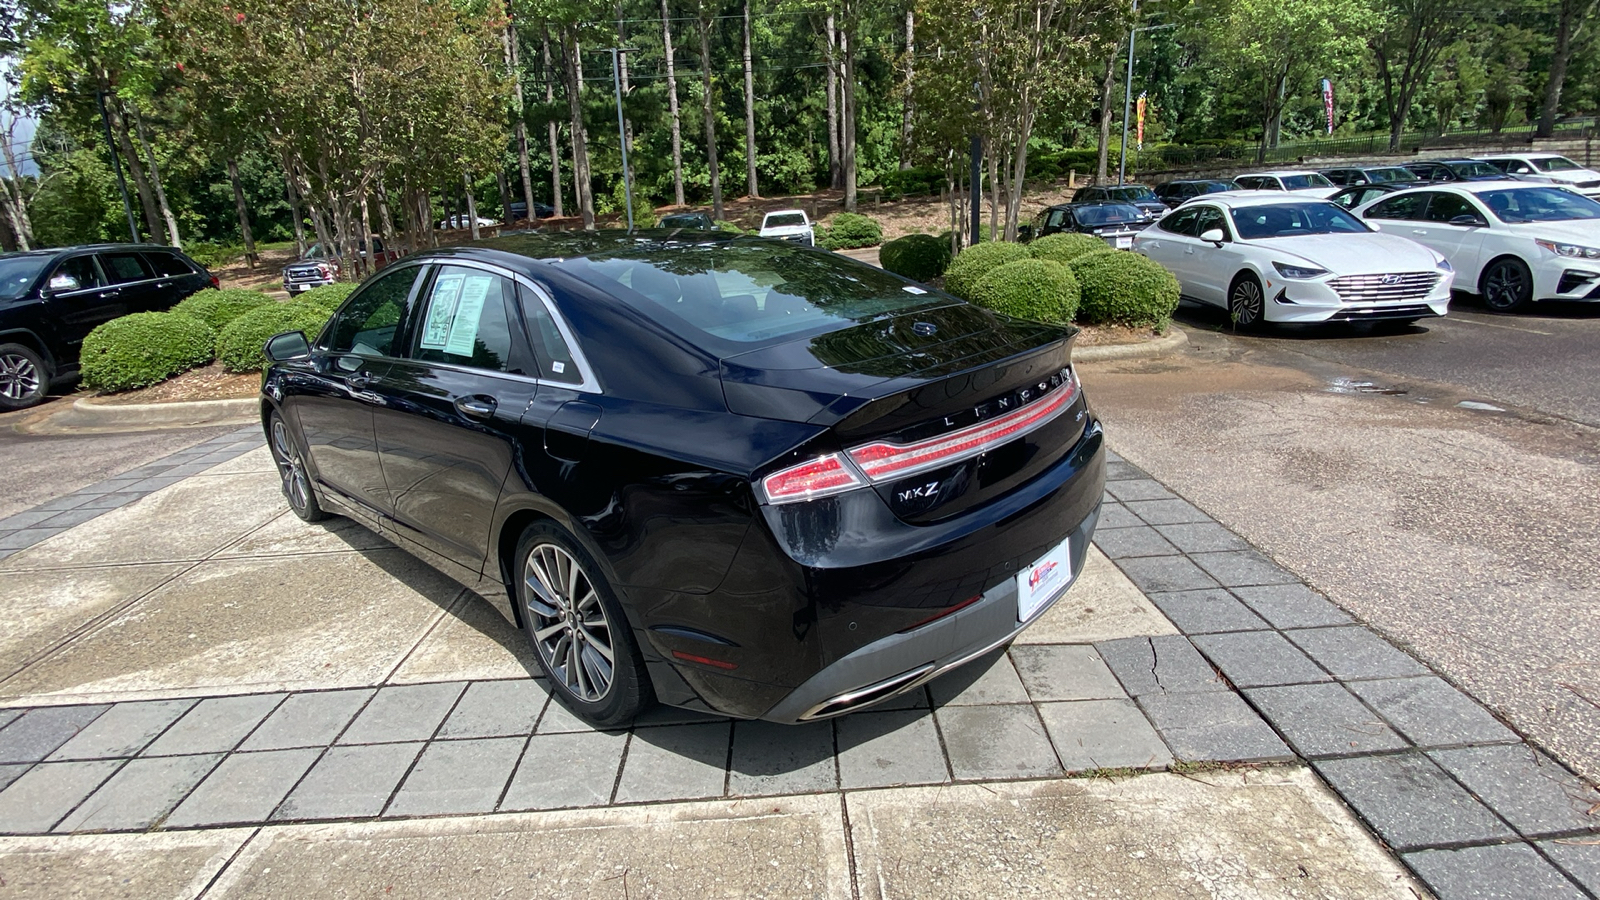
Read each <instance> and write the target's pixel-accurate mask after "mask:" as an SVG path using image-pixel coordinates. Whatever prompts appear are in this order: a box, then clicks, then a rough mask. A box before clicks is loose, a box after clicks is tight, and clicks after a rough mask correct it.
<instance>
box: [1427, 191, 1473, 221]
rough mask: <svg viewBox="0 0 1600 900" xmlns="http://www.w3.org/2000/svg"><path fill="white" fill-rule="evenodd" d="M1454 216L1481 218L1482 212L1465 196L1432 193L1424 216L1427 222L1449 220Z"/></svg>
mask: <svg viewBox="0 0 1600 900" xmlns="http://www.w3.org/2000/svg"><path fill="white" fill-rule="evenodd" d="M1456 216H1474V217H1476V218H1480V219H1481V218H1483V213H1480V212H1478V211H1477V210H1476V209H1474V208H1473V206H1472V203H1471V202H1470V201H1468V200H1467V198H1465V197H1460V196H1457V195H1455V194H1433V195H1432V199H1431V200H1430V201H1429V202H1428V212H1427V214H1426V215H1425V216H1424V218H1426V219H1427V220H1428V221H1429V222H1449V221H1450V220H1451V219H1454V218H1455V217H1456Z"/></svg>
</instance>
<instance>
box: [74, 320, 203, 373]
mask: <svg viewBox="0 0 1600 900" xmlns="http://www.w3.org/2000/svg"><path fill="white" fill-rule="evenodd" d="M216 340H217V332H216V330H215V329H213V328H212V327H211V326H210V325H207V324H206V323H205V322H202V321H200V320H199V319H197V318H195V317H194V316H189V315H184V314H183V313H180V312H142V313H134V314H132V315H128V316H123V317H121V318H119V319H112V320H111V321H109V322H106V323H104V324H102V325H99V326H97V327H96V328H95V330H93V331H91V332H89V336H88V337H86V338H84V339H83V348H82V350H81V351H80V352H79V357H78V360H79V365H80V366H81V372H82V374H83V383H84V384H86V385H88V386H89V387H92V388H95V389H96V390H101V391H107V392H116V391H131V390H133V389H134V388H142V387H148V386H149V385H152V384H155V383H156V382H158V381H163V380H165V379H167V378H171V377H172V376H174V375H176V374H178V373H179V372H187V371H188V370H190V369H193V368H194V367H196V366H203V365H205V364H206V363H208V362H211V353H212V348H213V347H214V346H215V344H216Z"/></svg>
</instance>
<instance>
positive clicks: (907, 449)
mask: <svg viewBox="0 0 1600 900" xmlns="http://www.w3.org/2000/svg"><path fill="white" fill-rule="evenodd" d="M1077 396H1078V378H1077V374H1076V373H1074V372H1069V373H1068V377H1067V379H1066V380H1065V381H1064V382H1062V384H1061V386H1060V387H1059V388H1056V389H1055V390H1054V391H1053V392H1051V393H1049V394H1046V395H1045V396H1044V397H1042V398H1040V399H1038V400H1036V401H1034V402H1033V403H1031V404H1029V405H1027V406H1024V407H1023V408H1021V409H1019V410H1017V411H1016V412H1013V413H1007V414H1006V415H1003V416H1001V417H1000V418H998V419H994V420H992V421H989V422H980V423H978V424H977V425H969V426H967V427H966V428H963V429H961V430H960V431H956V432H952V433H950V434H944V435H940V436H938V437H932V438H927V439H926V440H921V441H917V442H915V443H911V444H890V443H883V442H880V443H876V444H867V445H866V446H864V447H857V448H855V449H854V450H851V451H850V459H851V461H853V462H854V463H855V464H856V465H857V466H860V467H861V471H862V472H864V473H865V474H866V476H867V477H868V478H869V479H871V480H872V481H883V480H887V479H894V478H903V477H905V476H907V475H915V474H916V473H918V472H926V471H928V470H929V469H937V468H939V467H940V466H945V465H949V464H950V463H953V462H956V461H958V460H961V459H965V458H967V457H970V456H976V455H978V454H979V453H983V452H985V451H987V450H992V449H994V448H996V447H999V446H1000V445H1001V444H1004V443H1006V442H1007V441H1010V440H1013V439H1015V438H1018V437H1021V436H1022V435H1024V434H1027V433H1028V432H1030V431H1033V430H1034V429H1036V428H1038V427H1040V426H1041V425H1044V424H1045V423H1047V422H1049V421H1050V420H1051V419H1054V418H1055V417H1056V416H1057V415H1058V414H1060V413H1061V412H1062V411H1063V410H1065V409H1067V408H1068V407H1069V406H1071V405H1072V401H1073V400H1074V399H1076V398H1077Z"/></svg>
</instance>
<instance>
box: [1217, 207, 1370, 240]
mask: <svg viewBox="0 0 1600 900" xmlns="http://www.w3.org/2000/svg"><path fill="white" fill-rule="evenodd" d="M1233 228H1234V230H1235V231H1237V232H1239V239H1240V240H1245V241H1253V240H1260V239H1262V238H1279V237H1300V236H1301V235H1306V234H1364V233H1366V232H1367V231H1369V230H1370V229H1368V228H1367V226H1365V225H1363V224H1361V220H1359V219H1357V218H1356V217H1355V216H1352V215H1350V214H1349V213H1347V212H1345V211H1344V210H1342V209H1340V208H1339V207H1337V206H1335V205H1334V204H1332V203H1274V204H1272V205H1271V206H1245V207H1240V208H1238V209H1235V210H1233Z"/></svg>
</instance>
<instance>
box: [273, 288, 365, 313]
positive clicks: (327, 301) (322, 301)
mask: <svg viewBox="0 0 1600 900" xmlns="http://www.w3.org/2000/svg"><path fill="white" fill-rule="evenodd" d="M358 287H360V285H357V284H351V283H349V282H344V281H341V282H338V283H336V284H325V285H323V286H321V287H314V288H312V289H311V290H309V291H306V292H305V293H304V294H301V295H300V296H298V297H296V298H294V299H293V300H291V301H289V302H291V303H309V304H311V305H313V306H319V307H321V308H323V309H326V310H327V311H328V312H330V313H331V312H333V311H334V310H336V309H338V308H339V304H341V303H343V302H344V300H345V298H346V297H348V296H350V295H351V294H352V293H354V292H355V289H356V288H358Z"/></svg>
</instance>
